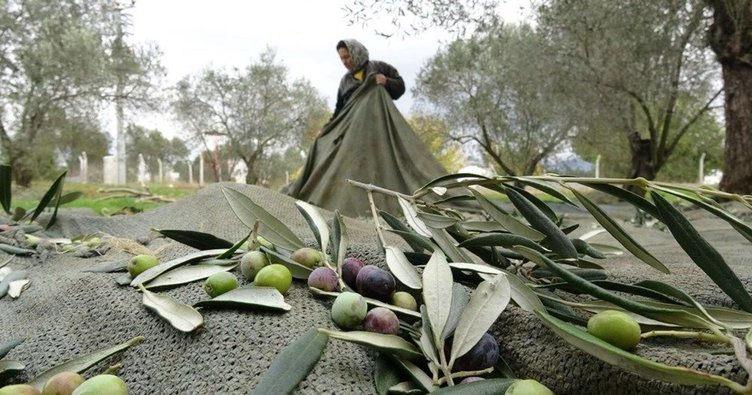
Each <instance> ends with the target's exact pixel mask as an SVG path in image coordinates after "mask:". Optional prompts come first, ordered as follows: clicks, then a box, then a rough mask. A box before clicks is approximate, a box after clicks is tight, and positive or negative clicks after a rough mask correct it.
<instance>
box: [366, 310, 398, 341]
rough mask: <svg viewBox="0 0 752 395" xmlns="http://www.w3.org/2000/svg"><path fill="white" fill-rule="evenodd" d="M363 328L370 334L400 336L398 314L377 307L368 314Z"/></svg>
mask: <svg viewBox="0 0 752 395" xmlns="http://www.w3.org/2000/svg"><path fill="white" fill-rule="evenodd" d="M363 328H365V330H367V331H368V332H376V333H383V334H386V335H398V334H399V319H398V318H397V314H394V312H393V311H392V310H389V309H387V308H385V307H375V308H373V309H371V311H369V312H368V314H366V318H365V320H364V321H363Z"/></svg>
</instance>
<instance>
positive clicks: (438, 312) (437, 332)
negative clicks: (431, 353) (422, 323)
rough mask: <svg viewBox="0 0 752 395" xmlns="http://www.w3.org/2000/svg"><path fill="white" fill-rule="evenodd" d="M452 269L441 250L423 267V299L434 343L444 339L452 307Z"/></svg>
mask: <svg viewBox="0 0 752 395" xmlns="http://www.w3.org/2000/svg"><path fill="white" fill-rule="evenodd" d="M453 283H454V280H453V278H452V269H451V268H450V267H449V264H448V263H447V260H446V257H444V254H442V253H441V252H434V253H433V255H431V259H429V260H428V263H427V264H426V267H425V269H423V301H424V303H425V305H426V312H427V314H428V320H429V321H430V324H431V330H432V332H433V335H434V339H433V340H434V344H440V343H441V341H442V340H443V339H442V338H441V334H442V333H443V331H444V326H445V325H446V323H447V319H448V318H449V312H450V311H451V307H452V289H453V286H452V284H453Z"/></svg>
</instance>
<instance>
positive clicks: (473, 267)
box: [449, 262, 502, 274]
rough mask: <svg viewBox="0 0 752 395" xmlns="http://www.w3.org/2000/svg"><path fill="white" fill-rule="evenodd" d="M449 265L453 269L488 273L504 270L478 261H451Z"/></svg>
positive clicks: (497, 272)
mask: <svg viewBox="0 0 752 395" xmlns="http://www.w3.org/2000/svg"><path fill="white" fill-rule="evenodd" d="M449 266H450V267H451V268H452V269H457V270H463V271H465V270H469V271H472V272H476V273H486V274H501V273H502V271H501V270H500V269H497V268H495V267H493V266H490V265H481V264H478V263H464V262H450V263H449Z"/></svg>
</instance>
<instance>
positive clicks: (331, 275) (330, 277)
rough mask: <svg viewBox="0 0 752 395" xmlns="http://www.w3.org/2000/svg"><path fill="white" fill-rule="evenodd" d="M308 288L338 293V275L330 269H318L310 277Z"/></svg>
mask: <svg viewBox="0 0 752 395" xmlns="http://www.w3.org/2000/svg"><path fill="white" fill-rule="evenodd" d="M308 286H309V287H311V288H316V289H320V290H322V291H328V292H332V291H336V290H337V273H335V272H334V270H332V269H330V268H328V267H317V268H316V269H313V271H312V272H311V274H309V275H308Z"/></svg>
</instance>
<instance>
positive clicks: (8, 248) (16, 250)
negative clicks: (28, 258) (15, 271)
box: [0, 243, 36, 256]
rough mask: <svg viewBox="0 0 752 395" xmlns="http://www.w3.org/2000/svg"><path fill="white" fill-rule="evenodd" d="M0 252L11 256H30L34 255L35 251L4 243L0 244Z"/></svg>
mask: <svg viewBox="0 0 752 395" xmlns="http://www.w3.org/2000/svg"><path fill="white" fill-rule="evenodd" d="M0 251H3V252H7V253H8V254H12V255H21V256H25V255H31V254H34V253H36V251H34V250H30V249H27V248H21V247H16V246H12V245H10V244H5V243H0Z"/></svg>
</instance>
